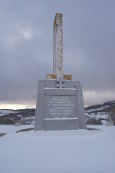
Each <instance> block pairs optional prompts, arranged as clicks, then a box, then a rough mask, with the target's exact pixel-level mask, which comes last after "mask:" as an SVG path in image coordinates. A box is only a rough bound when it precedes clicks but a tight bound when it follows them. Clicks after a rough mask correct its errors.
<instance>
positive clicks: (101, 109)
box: [85, 100, 115, 115]
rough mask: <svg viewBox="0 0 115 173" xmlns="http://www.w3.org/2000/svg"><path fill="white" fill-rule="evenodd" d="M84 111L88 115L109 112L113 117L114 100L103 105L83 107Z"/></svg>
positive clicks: (114, 110)
mask: <svg viewBox="0 0 115 173" xmlns="http://www.w3.org/2000/svg"><path fill="white" fill-rule="evenodd" d="M85 111H86V112H88V113H96V112H109V113H111V114H112V115H115V100H113V101H109V102H105V103H103V104H97V105H92V106H88V107H85Z"/></svg>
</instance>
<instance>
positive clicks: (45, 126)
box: [34, 13, 86, 130]
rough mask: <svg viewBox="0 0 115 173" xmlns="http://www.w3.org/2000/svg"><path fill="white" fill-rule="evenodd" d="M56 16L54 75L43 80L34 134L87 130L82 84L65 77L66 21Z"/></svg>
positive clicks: (40, 87) (60, 15)
mask: <svg viewBox="0 0 115 173" xmlns="http://www.w3.org/2000/svg"><path fill="white" fill-rule="evenodd" d="M62 17H63V16H62V14H60V13H56V16H55V20H54V28H53V29H54V30H53V74H48V75H47V76H46V80H40V81H39V85H38V96H37V104H36V112H35V125H34V129H35V130H75V129H79V128H83V129H84V128H85V127H86V119H85V115H84V105H83V94H82V88H81V85H80V82H79V81H73V80H72V75H65V74H64V73H63V21H62Z"/></svg>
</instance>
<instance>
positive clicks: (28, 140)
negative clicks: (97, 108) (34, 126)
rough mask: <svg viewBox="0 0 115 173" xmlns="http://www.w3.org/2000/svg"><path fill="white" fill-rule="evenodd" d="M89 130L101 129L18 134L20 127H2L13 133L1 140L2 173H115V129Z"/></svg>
mask: <svg viewBox="0 0 115 173" xmlns="http://www.w3.org/2000/svg"><path fill="white" fill-rule="evenodd" d="M24 127H27V126H24ZM29 127H30V126H29ZM89 127H91V128H97V129H99V130H76V131H37V132H34V131H30V132H22V133H15V132H16V130H17V129H16V127H13V128H12V130H11V131H10V130H9V129H8V130H7V128H9V127H8V126H6V127H5V126H2V127H0V132H4V131H6V132H9V133H8V134H7V135H5V136H3V137H1V138H0V173H77V172H78V173H115V151H114V147H115V127H114V126H110V127H106V126H89ZM5 128H6V129H5ZM10 128H11V127H10ZM20 128H22V127H20ZM18 130H19V126H18Z"/></svg>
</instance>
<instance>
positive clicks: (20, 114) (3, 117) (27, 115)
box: [0, 100, 115, 124]
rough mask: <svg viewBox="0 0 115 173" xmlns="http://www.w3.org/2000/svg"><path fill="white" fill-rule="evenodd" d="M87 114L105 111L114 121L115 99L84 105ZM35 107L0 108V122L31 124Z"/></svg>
mask: <svg viewBox="0 0 115 173" xmlns="http://www.w3.org/2000/svg"><path fill="white" fill-rule="evenodd" d="M85 112H86V113H87V114H91V113H94V114H96V113H99V112H100V113H101V112H106V113H109V114H111V115H112V118H113V121H114V122H115V100H114V101H109V102H105V103H103V104H97V105H92V106H88V107H85ZM34 117H35V109H18V110H11V109H0V124H16V123H21V124H31V123H32V122H33V121H34Z"/></svg>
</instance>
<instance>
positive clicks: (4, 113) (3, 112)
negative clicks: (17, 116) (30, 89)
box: [0, 109, 17, 116]
mask: <svg viewBox="0 0 115 173" xmlns="http://www.w3.org/2000/svg"><path fill="white" fill-rule="evenodd" d="M16 112H17V111H15V110H6V109H0V116H3V115H8V114H10V113H16Z"/></svg>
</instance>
